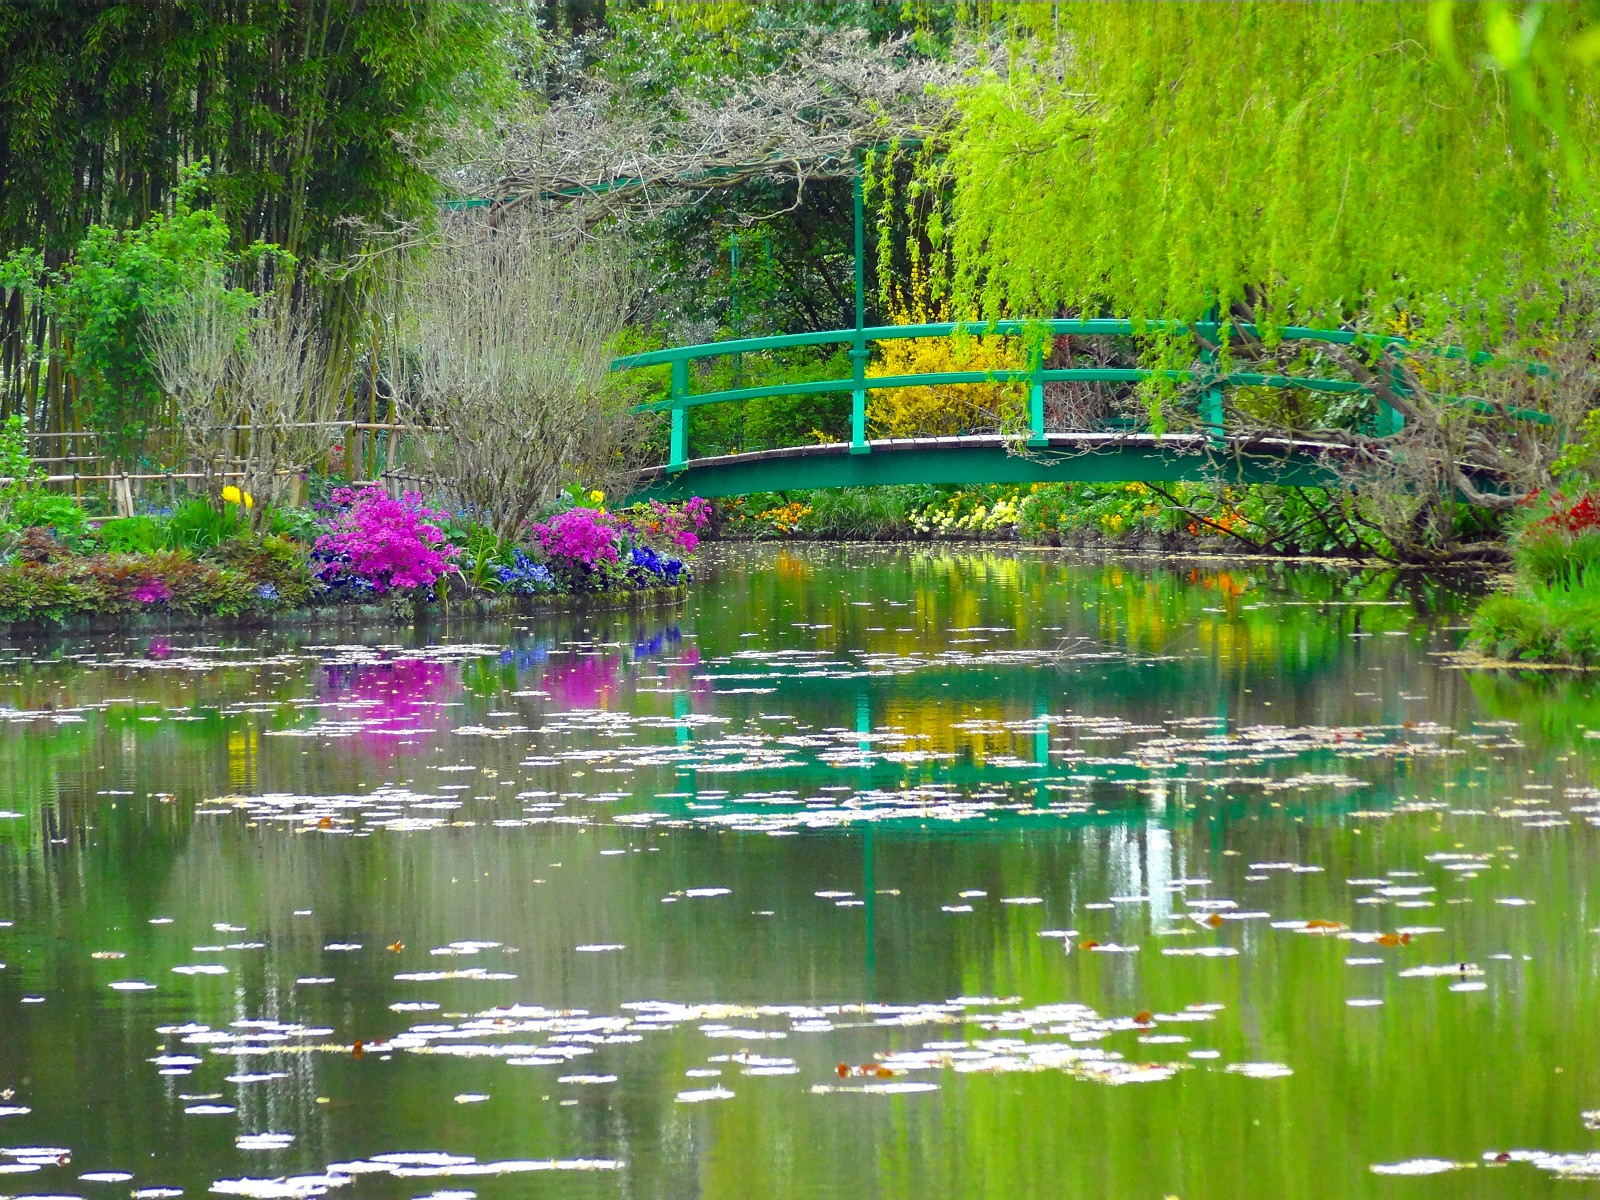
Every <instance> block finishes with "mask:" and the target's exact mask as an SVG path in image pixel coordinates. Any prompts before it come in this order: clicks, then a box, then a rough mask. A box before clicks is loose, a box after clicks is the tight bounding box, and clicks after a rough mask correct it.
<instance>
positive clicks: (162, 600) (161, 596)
mask: <svg viewBox="0 0 1600 1200" xmlns="http://www.w3.org/2000/svg"><path fill="white" fill-rule="evenodd" d="M128 595H130V596H132V597H133V598H134V599H135V600H137V601H138V602H139V603H140V604H166V603H167V602H168V601H170V600H171V599H172V589H171V588H169V587H168V586H167V585H166V582H165V581H164V580H160V579H146V580H144V581H143V582H141V583H140V584H139V586H138V587H136V588H134V589H133V590H132V591H131V592H129V593H128Z"/></svg>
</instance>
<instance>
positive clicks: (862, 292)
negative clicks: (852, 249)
mask: <svg viewBox="0 0 1600 1200" xmlns="http://www.w3.org/2000/svg"><path fill="white" fill-rule="evenodd" d="M853 191H854V201H855V218H856V335H855V338H854V339H853V340H852V341H851V343H850V379H851V382H852V383H853V385H854V389H853V390H852V391H851V393H850V453H851V454H870V453H872V447H871V446H869V445H868V444H867V358H868V352H867V337H866V332H865V331H866V324H867V262H866V234H865V229H864V226H865V225H866V213H865V212H864V211H863V208H864V204H863V200H862V195H861V159H860V157H859V155H858V156H857V158H856V176H855V186H854V188H853Z"/></svg>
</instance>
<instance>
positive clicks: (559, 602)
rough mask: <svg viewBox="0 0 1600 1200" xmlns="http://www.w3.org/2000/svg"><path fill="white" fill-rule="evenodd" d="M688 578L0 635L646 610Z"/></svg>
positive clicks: (672, 597)
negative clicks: (629, 587) (625, 586)
mask: <svg viewBox="0 0 1600 1200" xmlns="http://www.w3.org/2000/svg"><path fill="white" fill-rule="evenodd" d="M688 591H689V587H688V585H687V584H683V583H680V584H676V585H673V586H671V587H658V588H644V589H637V590H633V591H617V592H588V593H577V594H569V595H542V596H511V595H502V596H470V597H454V598H452V597H449V596H447V597H446V598H445V599H444V600H441V601H438V602H434V603H412V604H403V605H391V604H332V605H321V606H308V607H300V608H290V609H284V610H282V611H279V612H270V611H254V612H246V613H239V614H236V615H223V614H220V613H182V612H161V613H149V612H145V613H104V614H95V613H88V614H85V613H72V614H69V615H66V616H63V617H62V618H61V619H60V620H50V619H48V618H37V617H35V618H29V619H25V620H14V621H6V620H0V636H10V637H16V636H32V635H36V634H44V633H50V634H62V633H67V634H97V633H131V634H141V633H180V632H190V631H206V632H218V633H221V632H227V631H230V630H239V629H258V630H271V629H295V628H303V627H305V626H307V625H322V626H327V627H331V628H336V629H351V628H373V627H384V626H395V627H401V626H411V625H431V624H434V623H437V622H445V621H449V622H458V621H477V620H493V619H503V618H506V617H532V616H541V615H544V614H546V613H572V612H627V611H638V612H647V611H653V610H655V609H658V608H663V607H666V606H668V605H672V604H676V603H679V602H681V601H682V600H683V599H684V597H685V596H687V595H688Z"/></svg>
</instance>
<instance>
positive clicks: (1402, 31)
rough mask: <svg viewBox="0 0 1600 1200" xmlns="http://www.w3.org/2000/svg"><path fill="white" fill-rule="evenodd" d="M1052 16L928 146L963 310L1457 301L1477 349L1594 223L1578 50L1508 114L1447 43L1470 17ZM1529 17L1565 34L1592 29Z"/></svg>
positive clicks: (1102, 10) (1435, 304) (1111, 9)
mask: <svg viewBox="0 0 1600 1200" xmlns="http://www.w3.org/2000/svg"><path fill="white" fill-rule="evenodd" d="M1026 7H1027V6H1019V8H1026ZM1502 7H1503V6H1502ZM1040 10H1043V11H1046V12H1051V13H1052V15H1053V22H1051V23H1041V24H1040V26H1039V27H1038V28H1035V29H1031V30H1030V29H1023V30H1021V33H1023V34H1025V35H1026V36H1025V37H1020V38H1019V39H1018V43H1017V46H1016V49H1015V52H1014V53H1013V54H1012V56H1011V58H1010V68H1009V70H1008V71H1007V72H1005V73H1004V74H1002V73H1001V72H1000V71H998V70H996V71H991V72H989V73H986V74H984V75H982V76H981V77H979V78H977V79H975V80H974V81H973V83H972V84H971V86H970V87H968V88H967V89H966V90H965V94H964V95H963V96H962V98H961V117H960V120H959V123H958V125H957V127H956V128H955V130H954V131H953V134H952V136H951V138H950V141H949V144H948V146H947V147H936V148H930V150H929V151H927V152H925V157H924V160H923V161H924V172H925V181H924V182H925V184H926V183H927V182H936V183H937V184H939V185H940V186H941V188H945V189H947V191H946V194H947V195H948V196H949V201H948V204H947V205H945V206H941V207H939V208H936V209H935V211H934V212H933V213H932V214H931V215H929V216H926V217H925V218H924V220H923V228H924V229H925V230H926V233H927V235H928V237H929V239H930V241H931V243H932V245H933V247H934V250H935V254H934V259H935V265H936V267H937V266H942V273H939V272H936V280H937V282H938V283H939V284H941V285H942V286H943V287H944V288H945V289H947V294H948V295H949V296H950V298H951V300H952V302H953V306H954V309H955V311H957V312H959V313H969V312H970V313H973V314H975V315H976V314H981V315H983V316H986V317H987V316H999V315H1012V314H1016V315H1029V316H1049V315H1054V314H1055V313H1057V312H1059V311H1063V310H1073V309H1076V310H1080V311H1086V312H1091V313H1096V312H1108V311H1109V312H1111V313H1115V314H1118V315H1129V316H1131V317H1133V318H1135V319H1157V318H1178V319H1191V320H1192V319H1197V318H1200V317H1202V316H1203V315H1204V314H1205V313H1207V312H1208V311H1210V310H1212V309H1213V307H1214V306H1216V307H1220V310H1221V311H1222V313H1224V314H1226V313H1228V312H1230V311H1241V312H1249V313H1251V314H1252V315H1254V316H1256V317H1257V318H1259V319H1262V320H1263V321H1265V322H1266V323H1269V324H1278V325H1282V324H1289V323H1296V324H1301V323H1303V324H1329V325H1337V324H1340V323H1343V322H1346V321H1350V320H1352V319H1353V318H1355V317H1357V315H1358V314H1364V315H1366V316H1368V317H1370V316H1371V315H1372V314H1375V313H1376V314H1383V315H1386V316H1387V317H1393V316H1394V314H1395V313H1396V311H1404V312H1407V313H1409V314H1411V316H1412V317H1413V318H1426V317H1428V316H1429V315H1430V314H1432V313H1435V312H1438V313H1439V314H1440V315H1441V316H1442V315H1443V311H1444V310H1448V311H1449V312H1451V313H1453V314H1454V315H1455V316H1456V317H1457V318H1463V317H1464V318H1465V319H1466V321H1467V323H1468V325H1469V326H1470V327H1472V328H1477V329H1480V330H1482V331H1484V333H1485V334H1486V335H1487V336H1491V337H1493V336H1497V335H1499V334H1502V333H1504V332H1505V331H1507V329H1509V328H1513V327H1525V326H1528V325H1531V324H1534V323H1537V322H1539V321H1541V320H1543V319H1545V318H1546V317H1548V316H1549V315H1550V314H1551V312H1552V311H1553V309H1554V306H1555V304H1556V302H1557V300H1558V299H1559V292H1558V288H1557V286H1556V279H1555V273H1556V271H1557V268H1558V260H1559V258H1560V255H1561V248H1560V246H1559V242H1560V241H1561V238H1562V237H1563V236H1564V235H1565V234H1566V233H1568V232H1570V230H1571V228H1572V225H1571V224H1570V222H1572V221H1574V220H1575V219H1576V218H1578V217H1580V216H1581V215H1582V214H1580V213H1579V212H1578V211H1577V209H1578V208H1579V205H1580V202H1581V201H1582V193H1581V189H1579V188H1576V187H1572V186H1568V185H1567V181H1568V180H1570V179H1571V178H1573V175H1572V173H1571V172H1570V171H1569V170H1568V167H1569V166H1570V165H1571V164H1572V163H1573V162H1574V160H1575V158H1576V159H1584V158H1585V156H1587V155H1588V154H1590V153H1592V151H1593V149H1594V147H1596V146H1597V145H1600V139H1597V134H1600V129H1597V121H1596V112H1595V100H1594V95H1593V91H1592V89H1591V90H1589V91H1585V90H1584V89H1583V88H1582V86H1581V84H1582V83H1583V82H1584V80H1585V79H1586V75H1585V74H1584V71H1585V70H1586V68H1584V66H1583V63H1582V62H1580V61H1577V60H1574V62H1573V64H1572V65H1573V66H1574V71H1573V72H1571V73H1568V74H1566V75H1562V76H1559V77H1556V86H1554V87H1551V86H1550V84H1549V78H1548V77H1543V78H1545V83H1544V84H1543V85H1540V84H1538V81H1535V84H1534V85H1530V86H1545V87H1546V90H1547V93H1549V94H1546V95H1545V96H1543V98H1542V99H1541V98H1540V97H1539V96H1537V95H1535V96H1534V97H1533V100H1536V101H1538V103H1531V102H1528V100H1527V97H1526V96H1524V102H1521V103H1517V102H1511V98H1510V97H1508V95H1507V88H1508V79H1511V78H1512V74H1511V73H1510V72H1507V71H1502V70H1501V69H1500V67H1499V66H1498V60H1497V59H1496V58H1495V57H1493V56H1483V57H1482V58H1481V59H1479V60H1477V61H1473V60H1472V59H1471V56H1470V55H1469V54H1466V53H1462V54H1457V53H1455V52H1454V51H1453V49H1452V48H1453V47H1455V46H1461V47H1469V46H1473V45H1477V44H1479V40H1480V39H1481V37H1482V31H1481V30H1480V29H1478V27H1477V26H1476V25H1474V24H1472V22H1474V21H1476V20H1479V19H1480V16H1481V14H1477V13H1474V12H1471V11H1467V10H1465V9H1463V10H1462V11H1457V12H1452V11H1451V10H1450V9H1449V8H1448V6H1446V7H1445V8H1444V9H1442V10H1441V9H1440V8H1439V7H1437V6H1434V7H1432V8H1430V6H1429V5H1427V4H1419V3H1398V4H1319V5H1299V4H1272V3H1261V2H1256V0H1236V2H1232V3H1216V4H1210V3H1207V4H1187V3H1183V4H1179V3H1172V4H1163V3H1118V4H1069V5H1059V6H1049V9H1046V8H1045V6H1037V8H1036V9H1035V11H1036V12H1038V11H1040ZM1441 12H1442V17H1441ZM1542 20H1543V25H1542V33H1541V36H1542V37H1543V38H1545V39H1546V40H1547V41H1548V43H1549V44H1550V45H1553V46H1561V45H1566V44H1571V43H1572V42H1573V41H1574V39H1575V38H1577V34H1578V32H1579V31H1580V29H1581V27H1582V23H1583V21H1584V20H1585V16H1584V12H1583V9H1582V6H1579V5H1571V6H1567V5H1550V6H1547V7H1546V8H1545V11H1544V12H1543V16H1542ZM1441 21H1442V22H1443V24H1444V26H1445V27H1444V29H1443V30H1442V31H1441V28H1440V25H1441ZM1451 22H1455V23H1456V24H1459V25H1460V26H1461V28H1460V30H1459V37H1458V38H1456V37H1453V36H1452V29H1451V27H1450V23H1451ZM1430 23H1431V24H1430ZM1496 28H1498V26H1496ZM1519 86H1520V85H1519ZM1557 100H1559V105H1557V104H1556V103H1555V101H1557ZM1557 108H1559V110H1560V112H1561V118H1562V119H1561V121H1560V122H1559V123H1552V122H1551V121H1550V120H1549V119H1548V116H1549V113H1550V112H1552V111H1555V110H1556V109H1557ZM1558 128H1559V130H1560V133H1561V135H1562V136H1560V137H1559V138H1558V135H1557V133H1556V130H1557V129H1558ZM927 176H932V177H933V178H932V179H928V178H926V177H927ZM1575 197H1576V198H1575ZM913 202H915V197H913ZM1379 319H1380V320H1381V319H1382V316H1380V318H1379Z"/></svg>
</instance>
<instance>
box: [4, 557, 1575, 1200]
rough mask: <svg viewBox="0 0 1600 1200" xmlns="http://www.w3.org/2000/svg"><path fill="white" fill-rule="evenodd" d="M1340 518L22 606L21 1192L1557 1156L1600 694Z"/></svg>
mask: <svg viewBox="0 0 1600 1200" xmlns="http://www.w3.org/2000/svg"><path fill="white" fill-rule="evenodd" d="M1470 604H1471V598H1470V597H1469V596H1467V595H1465V594H1464V593H1463V592H1462V591H1460V590H1458V589H1456V588H1454V587H1451V586H1447V585H1445V584H1442V583H1438V582H1429V581H1426V580H1408V579H1403V578H1398V577H1395V576H1393V575H1385V574H1380V573H1365V574H1351V573H1349V572H1344V571H1335V570H1330V569H1323V568H1317V567H1313V566H1288V565H1272V564H1248V565H1240V564H1233V565H1221V564H1218V563H1215V562H1209V563H1200V562H1171V561H1166V562H1164V561H1161V560H1157V559H1148V560H1125V561H1086V560H1083V559H1081V558H1080V559H1077V560H1074V559H1073V558H1072V557H1071V556H1070V555H1065V554H1063V553H1062V552H1059V551H1038V550H1028V549H1018V550H1015V551H1011V550H989V549H975V550H970V551H969V550H959V549H941V548H932V549H930V548H870V547H852V548H840V547H828V546H816V547H809V548H805V547H802V548H795V547H792V546H752V547H736V546H724V547H721V548H718V549H716V550H714V551H713V553H712V556H711V557H710V558H708V560H707V561H706V562H705V563H704V564H703V566H702V570H701V577H700V579H699V580H698V581H697V582H696V585H695V587H694V589H693V594H692V596H691V598H690V599H689V600H687V601H686V602H684V603H683V604H682V605H681V606H680V607H678V608H675V609H670V610H663V611H660V612H656V613H652V614H621V613H615V614H606V613H596V614H592V615H589V616H587V617H570V618H552V619H549V620H522V621H519V622H516V623H512V624H502V625H475V626H470V627H462V628H457V627H453V626H435V627H432V628H430V629H426V630H422V631H419V632H417V633H414V634H413V633H406V634H404V635H401V634H399V633H397V632H396V631H393V630H390V631H382V632H376V633H374V634H373V635H372V636H371V637H369V638H368V639H366V640H365V641H363V642H361V643H359V644H348V643H343V642H335V641H334V640H332V639H331V638H325V637H322V636H319V635H318V634H317V633H316V632H315V631H310V632H300V633H295V634H273V635H266V636H260V637H233V638H224V637H216V636H212V635H206V636H204V637H202V636H199V635H191V636H183V635H173V636H172V637H170V638H166V639H153V640H152V639H150V638H139V639H110V640H101V641H83V640H73V641H66V640H63V641H57V642H53V643H48V644H40V645H15V646H8V647H4V648H0V719H3V723H0V779H3V780H4V785H3V787H0V963H4V967H3V968H0V1194H3V1195H6V1196H51V1197H59V1196H80V1197H84V1198H86V1200H94V1198H96V1197H107V1198H110V1197H117V1198H119V1200H120V1198H121V1197H125V1196H128V1195H130V1194H131V1195H132V1196H133V1197H138V1198H140V1200H156V1198H159V1197H176V1196H178V1195H179V1194H180V1193H181V1194H183V1195H185V1196H189V1197H200V1196H205V1195H207V1194H218V1195H240V1196H257V1197H286V1198H291V1200H293V1198H297V1197H306V1196H317V1195H322V1194H328V1195H330V1196H335V1197H350V1198H351V1200H357V1198H359V1200H367V1198H375V1200H376V1198H390V1197H393V1198H397V1200H409V1198H411V1197H433V1198H436V1200H470V1198H471V1197H473V1196H474V1195H476V1196H478V1197H482V1198H483V1200H496V1198H499V1197H512V1196H519V1197H520V1196H528V1195H534V1196H561V1197H611V1196H623V1195H626V1196H633V1197H641V1198H655V1197H663V1198H664V1197H688V1196H703V1197H756V1196H759V1197H885V1198H899V1197H916V1198H918V1200H924V1198H929V1197H947V1196H948V1197H973V1196H995V1197H1007V1198H1016V1197H1047V1196H1048V1197H1057V1196H1064V1195H1084V1196H1107V1197H1164V1196H1180V1197H1185V1198H1195V1197H1265V1196H1312V1195H1316V1196H1329V1197H1345V1196H1360V1197H1368V1196H1370V1197H1418V1196H1428V1197H1454V1196H1467V1195H1471V1196H1475V1197H1476V1196H1538V1195H1546V1194H1549V1195H1558V1194H1559V1195H1566V1194H1568V1193H1567V1192H1566V1190H1565V1188H1566V1187H1567V1186H1569V1184H1568V1182H1567V1181H1568V1180H1569V1179H1570V1178H1571V1177H1580V1178H1581V1177H1589V1176H1600V1132H1595V1130H1597V1129H1600V1026H1597V1025H1596V1024H1595V1022H1594V1020H1593V1014H1594V1013H1595V1012H1596V1011H1600V931H1597V930H1596V926H1597V925H1600V913H1597V912H1596V911H1595V905H1596V901H1597V899H1600V896H1597V893H1596V884H1597V881H1600V877H1597V871H1596V864H1597V863H1600V828H1597V827H1596V826H1597V825H1600V787H1597V786H1596V778H1595V775H1596V773H1595V762H1596V757H1595V754H1594V752H1593V751H1594V746H1595V743H1594V742H1593V741H1591V740H1590V733H1591V725H1592V727H1593V730H1594V732H1595V733H1596V734H1600V704H1597V703H1596V702H1595V700H1594V698H1593V695H1592V687H1591V684H1590V682H1589V680H1588V679H1587V678H1586V677H1583V676H1574V675H1563V676H1556V675H1544V676H1537V675H1533V674H1524V675H1521V676H1518V677H1511V676H1509V675H1506V676H1493V675H1484V674H1470V673H1467V672H1464V671H1461V670H1459V669H1457V668H1456V667H1455V666H1454V665H1453V664H1452V662H1451V660H1450V658H1449V653H1448V652H1449V651H1451V650H1452V649H1454V648H1455V647H1456V646H1457V645H1458V644H1459V641H1460V639H1461V637H1462V622H1463V620H1464V614H1465V613H1466V612H1468V611H1470Z"/></svg>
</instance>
